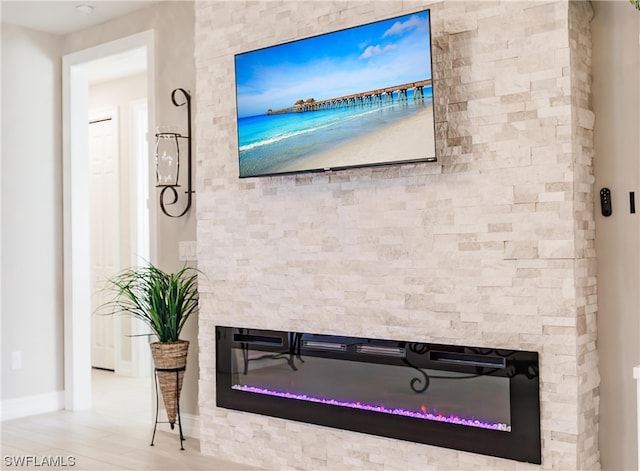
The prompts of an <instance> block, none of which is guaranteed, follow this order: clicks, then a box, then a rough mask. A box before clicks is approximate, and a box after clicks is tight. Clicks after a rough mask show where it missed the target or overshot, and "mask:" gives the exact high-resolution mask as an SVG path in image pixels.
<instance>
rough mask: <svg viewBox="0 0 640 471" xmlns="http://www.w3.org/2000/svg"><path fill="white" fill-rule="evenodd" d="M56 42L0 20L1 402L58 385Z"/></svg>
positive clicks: (59, 236) (49, 390)
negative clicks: (18, 359)
mask: <svg viewBox="0 0 640 471" xmlns="http://www.w3.org/2000/svg"><path fill="white" fill-rule="evenodd" d="M60 47H61V40H60V38H58V37H56V36H52V35H49V34H45V33H37V32H34V31H30V30H27V29H24V28H20V27H16V26H10V25H5V24H3V25H2V118H3V119H2V190H1V191H2V401H3V409H5V407H6V406H7V405H8V404H11V403H7V402H6V401H7V400H12V399H16V398H19V397H21V398H25V397H27V398H28V397H31V396H36V395H38V396H39V397H40V399H42V397H41V396H40V395H43V394H49V395H50V394H54V395H56V394H58V393H59V392H60V391H62V389H63V387H64V385H63V367H62V365H63V361H62V350H63V349H62V347H63V344H62V342H63V338H62V316H63V311H62V181H61V175H62V170H61V165H62V160H61V153H62V148H61V124H60V123H61V101H60V100H61V98H60V96H61V95H60V89H61V83H60V80H61V75H60ZM12 352H21V353H22V368H21V369H18V370H13V369H11V357H12V355H11V353H12ZM6 413H11V411H7V410H3V416H5V414H6Z"/></svg>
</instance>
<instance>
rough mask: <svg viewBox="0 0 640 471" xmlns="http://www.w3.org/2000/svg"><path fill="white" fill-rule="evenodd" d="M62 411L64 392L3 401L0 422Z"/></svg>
mask: <svg viewBox="0 0 640 471" xmlns="http://www.w3.org/2000/svg"><path fill="white" fill-rule="evenodd" d="M62 409H64V391H56V392H51V393H46V394H36V395H34V396H25V397H18V398H16V399H5V400H3V401H2V407H1V410H2V413H1V415H0V421H4V420H11V419H18V418H20V417H28V416H30V415H37V414H45V413H47V412H54V411H57V410H62Z"/></svg>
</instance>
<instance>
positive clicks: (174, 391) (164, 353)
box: [151, 340, 189, 428]
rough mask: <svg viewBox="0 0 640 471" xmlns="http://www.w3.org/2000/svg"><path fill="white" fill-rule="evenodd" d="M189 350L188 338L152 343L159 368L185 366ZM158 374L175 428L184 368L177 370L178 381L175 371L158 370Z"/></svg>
mask: <svg viewBox="0 0 640 471" xmlns="http://www.w3.org/2000/svg"><path fill="white" fill-rule="evenodd" d="M188 351H189V342H188V341H187V340H178V341H177V342H176V343H160V342H154V343H152V344H151V356H152V357H153V362H154V364H155V366H156V368H157V369H180V368H185V367H186V366H187V352H188ZM156 374H157V375H158V383H160V392H161V393H162V401H163V402H164V407H165V409H166V411H167V417H168V418H169V423H170V424H171V428H173V425H174V424H175V423H176V415H177V412H178V401H180V391H181V390H182V382H183V380H184V369H182V370H181V371H178V372H177V374H178V378H177V381H176V372H175V371H157V373H156Z"/></svg>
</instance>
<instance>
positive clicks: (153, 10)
mask: <svg viewBox="0 0 640 471" xmlns="http://www.w3.org/2000/svg"><path fill="white" fill-rule="evenodd" d="M149 29H153V30H155V35H156V36H155V37H156V70H155V77H156V84H155V90H156V96H155V103H156V123H157V124H158V125H168V126H178V127H179V129H180V130H182V129H184V128H185V127H186V113H185V110H184V107H180V108H178V107H176V106H174V105H173V104H172V102H171V91H172V90H173V89H175V88H178V87H180V88H184V89H185V90H191V91H194V90H195V61H194V58H193V48H194V46H193V41H194V39H193V31H194V12H193V2H190V1H167V2H160V3H158V4H155V5H153V6H150V7H148V8H145V9H142V10H138V11H136V12H133V13H131V14H130V15H127V16H125V17H122V18H118V19H115V20H113V21H109V22H107V23H103V24H101V25H97V26H94V27H92V28H88V29H86V30H83V31H80V32H77V33H72V34H69V35H67V36H65V37H64V38H63V43H62V53H63V54H70V53H73V52H77V51H81V50H84V49H87V48H90V47H94V46H97V45H99V44H103V43H105V42H108V41H112V40H115V39H119V38H123V37H126V36H129V35H132V34H136V33H139V32H142V31H146V30H149ZM192 106H193V107H194V112H195V108H196V107H197V104H195V103H193V104H192ZM194 129H195V127H194ZM150 131H151V132H153V130H150ZM185 131H186V129H185ZM194 133H195V131H194ZM151 141H152V142H151V145H153V138H152V139H151ZM155 204H156V205H157V204H158V200H157V199H156V200H155ZM152 230H153V229H152ZM156 231H157V246H158V249H157V252H158V258H157V264H158V265H159V266H160V267H161V268H163V269H165V270H175V269H177V268H180V267H181V266H182V265H183V263H184V262H180V261H179V260H178V242H179V241H182V240H195V205H194V207H193V208H192V209H191V211H190V212H189V214H187V215H186V216H184V217H182V218H178V219H173V218H168V217H166V216H164V215H163V214H162V213H161V212H160V210H159V209H158V223H157V227H156ZM183 338H185V339H186V340H190V341H191V342H192V344H191V347H190V349H189V358H188V360H187V361H188V365H189V366H188V368H187V373H186V376H185V383H184V386H183V392H182V396H181V397H182V399H181V403H180V407H181V411H182V412H184V413H187V414H197V412H198V345H197V320H196V319H193V320H190V321H189V323H188V324H187V326H185V330H184V331H183Z"/></svg>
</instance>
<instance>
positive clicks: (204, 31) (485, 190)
mask: <svg viewBox="0 0 640 471" xmlns="http://www.w3.org/2000/svg"><path fill="white" fill-rule="evenodd" d="M424 7H430V8H431V14H432V34H433V46H434V55H433V69H434V83H435V96H436V121H437V124H436V127H437V136H438V143H437V151H438V157H439V162H438V163H437V164H415V165H404V166H391V167H383V168H366V169H356V170H347V171H341V172H335V173H332V174H315V175H297V176H295V175H293V176H281V177H271V178H260V179H243V180H240V179H238V164H237V155H236V146H237V140H236V128H235V90H234V62H233V55H234V54H235V53H239V52H245V51H249V50H253V49H257V48H261V47H265V46H269V45H273V44H277V43H282V42H285V41H290V40H294V39H297V38H304V37H308V36H311V35H315V34H320V33H325V32H329V31H334V30H337V29H341V28H345V27H350V26H355V25H358V24H362V23H367V22H371V21H375V20H378V19H383V18H388V17H392V16H396V15H400V14H405V13H410V12H413V11H417V10H420V9H422V8H424ZM195 8H196V38H195V53H196V69H197V70H196V75H197V91H196V95H195V103H196V105H197V118H196V120H197V123H196V124H197V125H196V128H197V129H198V134H197V136H196V158H197V193H196V195H197V201H198V205H197V206H198V213H197V218H198V260H199V267H200V268H201V269H202V270H204V272H205V273H206V275H207V278H206V279H203V280H202V282H201V286H200V288H201V310H200V318H199V326H200V331H199V341H200V386H199V388H200V418H201V449H202V451H203V453H205V454H212V455H216V456H220V457H224V458H228V459H231V460H235V461H241V462H244V463H247V464H251V465H258V466H264V467H266V468H267V469H285V468H297V469H315V468H326V469H367V470H371V469H471V468H472V467H479V468H482V469H487V468H494V469H534V468H538V466H534V465H528V464H522V463H516V462H512V461H508V460H503V459H498V458H492V457H486V456H482V455H476V454H471V453H465V452H458V451H454V450H448V449H442V448H436V447H432V446H427V445H419V444H415V443H410V442H404V441H398V440H393V439H387V438H381V437H374V436H369V435H364V434H358V433H354V432H347V431H341V430H334V429H330V428H325V427H319V426H314V425H309V424H302V423H297V422H292V421H287V420H282V419H275V418H269V417H264V416H260V415H256V414H249V413H242V412H235V411H229V410H224V409H218V408H216V405H215V402H216V392H215V343H214V326H215V325H217V324H220V325H235V326H244V327H256V328H275V329H283V330H287V329H290V330H298V331H309V332H317V333H342V334H348V335H362V336H372V337H381V338H402V339H407V340H415V341H426V342H444V343H453V344H470V345H479V346H485V347H497V348H514V349H526V350H535V351H538V352H540V361H541V366H540V374H541V401H542V411H541V412H542V447H543V464H542V468H544V469H558V470H560V469H562V470H566V469H587V468H589V469H597V468H599V454H598V449H597V422H598V419H597V410H598V402H597V401H598V384H599V377H598V358H597V353H596V350H595V325H596V324H595V311H596V307H595V306H596V300H595V278H594V273H595V271H594V268H595V267H594V265H595V258H594V257H595V254H594V250H593V246H594V243H593V242H594V214H593V211H594V208H593V204H592V185H593V176H592V167H591V158H592V154H593V151H592V128H593V123H594V117H593V113H592V112H591V111H590V102H591V100H590V60H591V59H590V50H591V48H590V31H589V20H590V18H591V8H590V6H589V4H588V3H583V2H577V3H575V4H573V3H571V4H570V3H568V2H566V1H557V2H538V3H530V2H508V1H505V2H499V1H498V2H478V1H469V2H460V1H452V2H439V3H425V2H410V1H403V2H400V1H389V2H383V1H376V2H333V1H318V2H296V1H278V2H276V1H268V2H226V1H221V2H215V1H198V2H196V5H195Z"/></svg>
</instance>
